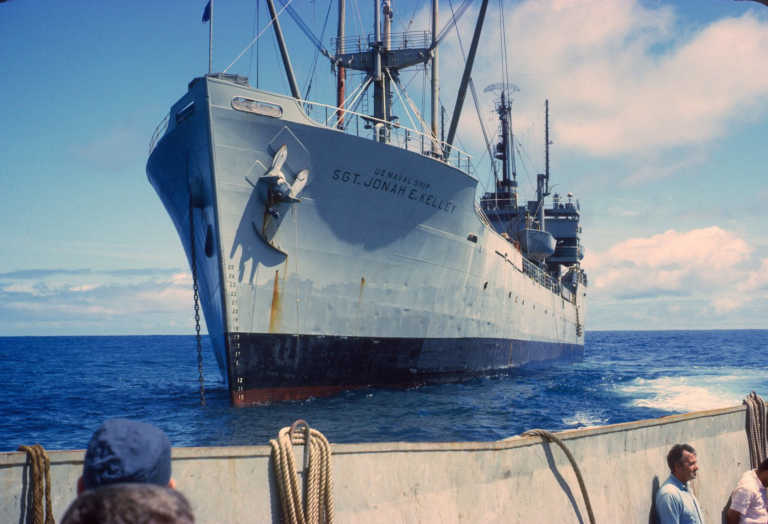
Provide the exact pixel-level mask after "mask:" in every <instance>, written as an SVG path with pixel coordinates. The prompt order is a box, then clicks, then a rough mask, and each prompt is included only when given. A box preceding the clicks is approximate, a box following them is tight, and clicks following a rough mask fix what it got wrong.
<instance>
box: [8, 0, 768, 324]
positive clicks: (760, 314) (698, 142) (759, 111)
mask: <svg viewBox="0 0 768 524" xmlns="http://www.w3.org/2000/svg"><path fill="white" fill-rule="evenodd" d="M294 2H295V3H292V6H293V7H294V8H295V9H296V10H297V11H298V12H299V13H301V14H302V16H303V17H304V19H305V21H306V22H307V23H308V24H309V25H310V26H311V27H312V28H313V30H314V31H315V33H316V34H317V35H318V36H319V35H320V34H321V33H322V28H323V22H324V19H325V16H326V11H327V8H328V4H327V3H326V2H325V1H322V2H321V1H320V0H316V1H315V2H307V1H306V0H294ZM369 3H371V2H364V3H362V2H361V3H360V5H359V7H356V5H357V4H356V3H354V2H352V1H351V0H348V4H349V5H348V14H347V21H348V26H347V32H348V34H350V35H352V34H360V33H367V32H369V27H368V24H367V23H366V24H364V22H365V21H366V20H368V13H369V12H370V6H369V5H368V4H369ZM458 3H459V2H458V1H457V2H455V3H454V4H455V5H454V7H457V5H458ZM204 4H205V2H204V1H203V0H199V1H198V0H194V1H189V0H187V1H166V2H162V3H160V4H157V5H150V4H147V3H123V4H119V3H118V4H116V3H112V2H81V1H71V2H66V3H61V2H42V3H33V2H28V1H24V0H7V1H6V2H3V3H0V63H2V64H4V70H5V74H4V75H3V79H2V81H0V95H2V98H3V100H4V103H3V104H2V105H1V106H0V122H2V123H3V125H2V126H0V182H1V183H0V187H1V188H2V189H1V190H0V191H1V192H0V194H1V195H2V198H1V199H0V202H1V203H2V205H0V232H1V233H2V242H0V335H64V334H133V333H157V334H163V333H192V332H193V324H192V320H191V319H192V293H191V277H190V275H189V270H188V267H187V265H186V260H185V258H184V256H183V252H182V249H181V244H180V242H179V240H178V238H177V236H176V233H175V230H174V229H173V226H172V224H171V221H170V219H169V218H168V216H167V215H166V213H165V211H164V209H163V207H162V205H161V203H160V201H159V199H158V198H157V196H156V195H155V193H154V191H153V189H152V187H151V186H150V185H149V183H148V182H147V179H146V174H145V171H144V166H145V162H146V156H147V148H148V143H149V139H150V137H151V135H152V132H153V130H154V128H155V126H156V125H157V124H158V123H159V121H160V120H161V119H162V118H163V116H164V115H165V113H166V112H167V111H168V108H169V107H170V105H171V104H172V103H173V102H174V101H175V100H176V99H177V98H179V97H180V96H181V95H182V94H183V93H184V92H185V90H186V85H187V83H188V82H189V81H190V80H191V79H192V78H194V77H195V76H199V75H201V74H203V73H205V72H206V71H207V67H208V27H207V25H205V24H202V23H201V21H200V15H201V13H202V10H203V6H204ZM257 4H259V5H260V11H259V14H258V17H257V14H256V5H257ZM491 4H492V5H491V7H490V8H489V16H488V22H487V24H486V27H485V29H484V33H483V35H484V41H483V45H482V47H481V50H480V54H479V56H478V60H477V62H476V67H475V72H474V74H473V80H474V82H475V85H476V86H477V87H478V91H482V90H483V87H484V86H487V85H489V84H491V83H495V82H498V81H500V80H501V79H500V77H499V75H498V69H499V62H498V57H499V54H500V53H499V47H498V46H499V43H498V42H499V41H500V38H499V35H500V31H501V26H500V21H501V20H502V17H501V16H500V12H499V7H498V2H491ZM441 5H442V6H443V7H444V8H446V9H448V8H449V7H450V4H449V2H448V1H447V0H443V2H441ZM478 5H479V1H477V0H476V1H475V2H474V5H473V7H471V8H470V11H468V13H467V15H465V17H464V19H463V20H462V23H461V24H460V27H461V35H462V41H463V45H464V47H465V48H466V47H467V46H468V44H469V41H470V39H471V30H472V28H471V24H472V21H473V19H474V17H475V15H476V9H477V6H478ZM394 7H395V13H396V16H397V18H396V19H395V31H402V30H404V29H406V28H407V27H408V24H409V22H411V20H412V23H411V25H410V28H411V29H427V27H428V25H427V24H428V18H429V16H428V10H426V9H425V8H424V6H422V5H421V4H416V3H412V2H404V1H397V2H396V3H395V5H394ZM358 10H359V11H360V15H359V16H358ZM214 14H215V26H214V29H215V46H214V70H217V71H220V70H223V69H224V68H225V67H227V66H228V65H229V64H230V63H231V62H232V61H233V60H234V59H235V57H236V56H237V55H238V54H239V53H240V51H241V50H242V49H243V48H244V47H245V46H246V45H247V44H248V43H249V42H250V41H251V39H252V38H253V36H254V35H255V34H256V33H258V31H259V30H260V28H262V27H264V25H265V24H266V22H267V14H266V6H265V2H264V1H263V0H262V1H260V2H255V1H250V2H244V1H235V0H218V1H217V2H216V3H215V13H214ZM446 16H447V15H446ZM281 20H282V24H283V27H284V29H285V31H286V33H287V36H288V41H289V48H290V50H291V54H292V56H291V58H292V60H293V62H294V66H295V68H296V70H297V77H298V80H299V84H300V86H301V88H302V90H304V91H305V90H306V87H307V85H308V79H309V72H310V71H311V70H312V69H313V64H314V60H315V50H314V47H313V46H312V45H311V44H309V42H308V40H307V39H306V38H305V37H304V36H303V35H302V34H301V33H300V32H298V30H297V29H296V26H295V24H294V23H293V22H292V21H291V20H290V19H288V18H287V17H285V19H283V17H281ZM503 21H504V23H505V28H506V33H507V43H508V53H509V57H510V69H511V80H512V81H513V82H514V83H515V84H516V85H518V86H519V87H520V92H519V93H517V94H516V98H515V101H514V105H513V108H514V111H513V113H514V116H513V118H514V125H515V132H516V136H517V139H518V141H519V143H520V144H519V148H520V152H521V158H520V160H519V167H520V169H519V172H520V182H521V187H522V189H523V191H531V189H532V186H533V185H534V184H535V182H533V181H534V180H535V173H536V172H539V171H541V170H542V169H543V151H542V149H543V147H542V146H543V107H544V99H545V98H549V99H550V101H551V111H552V115H551V122H552V140H553V142H554V144H553V147H552V152H551V155H552V157H551V164H552V175H553V183H554V184H556V185H557V187H556V188H555V190H556V191H561V192H567V191H572V192H573V193H574V194H575V195H576V196H577V197H578V198H579V199H580V202H581V206H582V210H583V228H584V238H583V240H584V244H585V246H586V250H587V256H586V258H585V261H584V265H585V267H586V268H587V270H588V272H589V275H590V310H589V320H588V328H590V329H706V328H764V327H766V322H765V319H766V318H768V233H766V226H767V225H768V205H766V202H768V184H766V165H768V147H766V142H767V140H766V137H768V7H764V6H762V5H761V4H759V3H756V2H750V1H743V2H736V1H727V0H696V1H693V0H691V1H686V2H666V1H660V0H656V1H652V0H647V1H638V0H591V1H590V0H582V1H575V0H573V1H569V0H530V1H521V2H518V1H514V2H509V1H506V2H504V17H503ZM334 31H335V12H333V11H332V12H331V15H330V20H329V23H328V26H327V29H326V32H325V35H324V37H323V38H322V41H323V43H325V45H327V46H330V44H329V39H330V36H332V33H333V32H334ZM460 53H461V52H460V50H459V49H458V46H457V42H456V39H455V38H453V37H451V39H449V40H447V41H446V42H445V44H444V46H443V48H442V49H441V57H443V59H442V60H441V78H442V79H443V81H444V83H443V86H442V89H443V90H442V95H441V99H442V102H443V104H444V105H445V106H446V107H448V108H449V109H450V108H451V107H452V105H453V102H454V99H455V93H456V84H457V82H458V78H459V76H460V72H461V67H462V64H461V61H460V60H457V59H456V57H458V56H460ZM257 65H258V67H257ZM230 71H231V72H236V73H240V74H245V75H248V76H249V77H250V79H251V83H252V84H255V83H256V77H257V71H258V79H259V85H260V87H262V88H266V89H271V90H277V91H280V92H284V93H287V92H288V88H287V83H286V81H285V79H284V75H283V72H282V69H281V68H280V66H279V65H278V64H277V62H276V52H275V44H274V37H273V35H272V33H271V31H267V32H265V33H264V36H263V37H262V38H261V39H260V40H259V60H258V61H257V59H256V55H255V48H254V51H253V52H248V53H246V54H245V55H244V56H243V57H242V58H241V59H240V61H238V62H237V63H236V64H235V65H234V66H233V67H232V69H231V70H230ZM328 72H329V67H328V63H327V61H325V60H324V59H323V58H322V57H320V59H319V60H318V62H317V66H316V75H315V76H314V78H313V82H312V90H311V93H310V96H309V98H310V99H313V100H318V101H321V102H325V103H332V101H333V98H332V95H331V93H332V87H333V80H332V78H331V77H330V75H328ZM411 76H412V77H413V78H411ZM404 78H405V81H406V83H408V85H409V86H411V87H409V94H410V95H411V96H412V97H413V98H414V100H416V101H417V102H419V100H420V95H419V94H417V93H416V92H415V91H416V90H417V89H418V86H419V85H420V84H421V82H422V80H421V77H420V76H418V77H417V76H416V75H415V74H414V75H411V74H407V75H405V77H404ZM352 82H354V80H353V79H351V80H350V83H352ZM480 105H481V114H482V115H483V118H484V119H485V120H486V121H487V122H488V123H489V125H491V130H493V129H494V127H493V116H492V100H491V99H490V98H489V95H486V94H484V95H482V96H481V102H480ZM459 135H460V144H459V145H460V146H461V147H462V148H463V149H465V150H468V151H471V152H472V153H473V154H474V155H475V161H476V165H475V169H476V170H477V172H478V173H479V178H480V179H481V183H482V184H484V185H485V186H486V187H488V186H489V178H488V176H487V174H486V173H487V172H488V166H487V155H484V154H483V150H484V147H483V144H482V142H481V141H480V140H479V139H478V137H479V136H480V130H479V125H478V124H477V116H476V113H475V111H474V108H473V107H472V104H471V100H470V99H469V98H468V99H467V102H466V103H465V111H464V113H463V116H462V121H461V125H460V130H459ZM484 157H485V158H484ZM527 194H528V195H530V194H531V193H527Z"/></svg>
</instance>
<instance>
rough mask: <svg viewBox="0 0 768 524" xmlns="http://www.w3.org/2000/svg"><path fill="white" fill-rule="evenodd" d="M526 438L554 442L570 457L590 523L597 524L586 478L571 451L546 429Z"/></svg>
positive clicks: (531, 433)
mask: <svg viewBox="0 0 768 524" xmlns="http://www.w3.org/2000/svg"><path fill="white" fill-rule="evenodd" d="M523 436H524V437H541V438H542V440H546V441H548V442H554V443H555V444H557V445H558V446H560V449H562V450H563V452H564V453H565V456H566V457H568V460H570V461H571V466H572V467H573V472H574V473H576V479H577V480H578V481H579V487H580V488H581V494H582V496H583V497H584V505H585V506H586V507H587V514H588V515H589V522H590V523H591V524H595V514H594V512H593V511H592V503H591V502H590V501H589V494H588V493H587V486H586V485H585V484H584V478H582V476H581V470H579V465H578V464H577V463H576V459H575V458H573V455H572V454H571V452H570V450H569V449H568V448H567V447H566V446H565V444H563V441H562V440H560V439H559V438H557V437H556V436H555V435H554V434H553V433H551V432H549V431H547V430H545V429H532V430H530V431H526V432H525V433H523Z"/></svg>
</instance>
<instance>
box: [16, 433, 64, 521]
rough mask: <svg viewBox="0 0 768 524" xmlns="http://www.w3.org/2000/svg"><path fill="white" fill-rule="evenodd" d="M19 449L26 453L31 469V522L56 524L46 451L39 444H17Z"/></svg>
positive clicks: (49, 467)
mask: <svg viewBox="0 0 768 524" xmlns="http://www.w3.org/2000/svg"><path fill="white" fill-rule="evenodd" d="M19 451H25V452H26V453H27V459H28V460H29V466H30V470H31V471H32V511H33V514H32V524H56V521H55V520H54V519H53V508H52V506H51V461H50V459H49V458H48V453H46V452H45V449H44V448H43V446H41V445H40V444H34V445H32V446H19ZM43 484H45V485H43ZM43 491H45V508H43ZM27 501H29V497H27ZM27 511H29V506H27Z"/></svg>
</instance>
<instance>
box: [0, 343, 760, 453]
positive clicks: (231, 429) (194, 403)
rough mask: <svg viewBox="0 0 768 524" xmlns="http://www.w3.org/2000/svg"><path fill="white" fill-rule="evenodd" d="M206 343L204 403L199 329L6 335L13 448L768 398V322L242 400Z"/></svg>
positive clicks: (585, 419)
mask: <svg viewBox="0 0 768 524" xmlns="http://www.w3.org/2000/svg"><path fill="white" fill-rule="evenodd" d="M205 344H206V345H205V346H204V351H205V353H204V361H205V363H204V368H205V385H206V392H207V401H208V405H207V406H206V407H205V408H201V407H200V405H199V394H198V379H197V358H196V352H195V342H194V337H192V336H131V337H0V384H2V393H3V397H2V402H1V403H0V451H11V450H15V449H16V448H17V447H18V446H19V445H21V444H33V443H40V444H42V445H43V446H44V447H46V448H47V449H82V448H84V447H85V445H86V443H87V441H88V439H89V438H90V435H91V433H92V432H93V430H94V429H96V427H98V426H99V424H100V423H101V421H102V420H104V419H105V418H109V417H118V416H119V417H128V418H135V419H141V420H145V421H149V422H152V423H154V424H156V425H157V426H159V427H161V428H163V429H164V430H165V431H166V432H167V433H168V435H169V437H170V439H171V442H172V443H173V445H175V446H209V445H219V446H227V445H245V444H262V445H263V444H267V442H268V441H269V439H270V438H274V437H275V436H276V435H277V432H278V431H279V429H280V428H282V427H283V426H287V425H290V424H291V423H292V422H293V421H294V420H295V419H298V418H303V419H305V420H307V421H308V422H309V424H310V425H311V426H312V427H315V428H317V429H318V430H320V431H322V432H323V433H324V434H325V435H326V437H328V439H329V440H330V441H331V442H337V443H341V442H374V441H379V442H381V441H452V440H453V441H467V440H469V441H482V440H496V439H500V438H505V437H509V436H512V435H517V434H519V433H522V432H524V431H526V430H528V429H533V428H544V429H549V430H553V431H557V430H563V429H570V428H576V427H583V426H594V425H604V424H613V423H618V422H627V421H632V420H640V419H644V418H651V417H658V416H662V415H669V414H672V413H682V412H687V411H695V410H701V409H711V408H717V407H724V406H730V405H736V404H740V403H741V400H742V399H743V398H744V397H745V396H746V395H747V394H748V393H749V392H750V391H756V392H757V393H758V394H759V395H761V396H763V397H768V330H760V331H757V330H740V331H657V332H648V331H611V332H606V331H603V332H588V333H587V342H586V346H585V355H584V359H583V360H580V361H577V362H558V363H554V364H552V365H550V366H547V367H545V368H541V367H537V368H523V369H520V370H517V371H515V372H514V373H512V374H510V375H508V376H502V377H495V378H483V379H473V380H470V381H468V382H464V383H461V384H447V385H439V386H424V387H420V388H415V389H408V390H391V389H367V390H358V391H350V392H345V393H341V394H339V395H336V396H334V397H330V398H322V399H311V400H308V401H302V402H286V403H281V404H276V405H272V406H257V407H252V408H240V409H235V408H232V407H230V406H229V398H228V394H227V390H226V387H225V386H224V384H223V382H222V379H221V376H220V374H219V371H218V368H217V367H216V364H215V362H214V359H213V355H212V353H211V351H210V347H209V345H208V341H207V339H205Z"/></svg>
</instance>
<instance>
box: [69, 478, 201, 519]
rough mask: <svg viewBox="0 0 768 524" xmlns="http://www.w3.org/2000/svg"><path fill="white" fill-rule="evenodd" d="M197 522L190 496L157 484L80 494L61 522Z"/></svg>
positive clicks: (113, 487) (115, 485)
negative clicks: (188, 499)
mask: <svg viewBox="0 0 768 524" xmlns="http://www.w3.org/2000/svg"><path fill="white" fill-rule="evenodd" d="M94 522H98V523H99V524H144V523H151V524H194V522H195V517H194V515H193V513H192V508H191V507H190V505H189V502H188V501H187V499H186V498H185V497H184V495H182V494H181V493H179V492H178V491H176V490H175V489H171V488H168V487H161V486H156V485H154V484H146V483H145V484H111V485H107V486H101V487H99V488H96V489H89V490H87V491H84V492H83V493H81V494H80V495H79V496H78V497H77V498H76V499H75V501H74V502H72V504H70V506H69V508H67V511H66V513H64V517H63V518H62V520H61V524H91V523H94Z"/></svg>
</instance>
